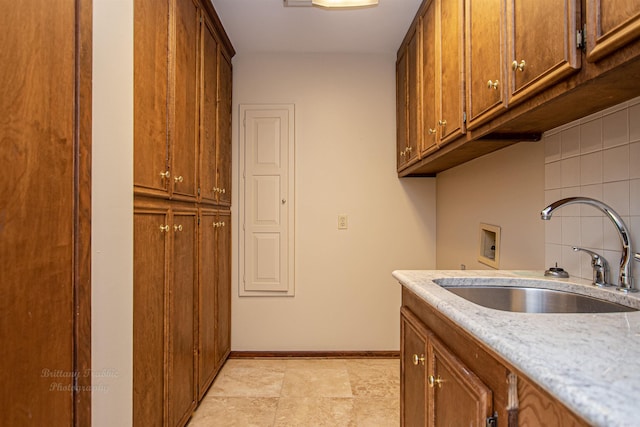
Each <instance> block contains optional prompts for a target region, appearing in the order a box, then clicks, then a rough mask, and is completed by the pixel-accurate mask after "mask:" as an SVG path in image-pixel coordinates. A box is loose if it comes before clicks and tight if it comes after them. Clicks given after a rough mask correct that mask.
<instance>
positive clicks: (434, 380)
mask: <svg viewBox="0 0 640 427" xmlns="http://www.w3.org/2000/svg"><path fill="white" fill-rule="evenodd" d="M442 383H443V381H442V379H441V378H440V376H439V375H438V377H437V378H436V377H434V376H433V375H429V387H431V388H434V387H435V386H436V385H437V386H438V388H439V387H442Z"/></svg>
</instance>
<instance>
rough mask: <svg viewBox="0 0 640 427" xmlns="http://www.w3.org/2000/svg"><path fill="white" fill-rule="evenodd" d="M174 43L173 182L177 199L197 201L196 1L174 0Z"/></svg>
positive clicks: (198, 30)
mask: <svg viewBox="0 0 640 427" xmlns="http://www.w3.org/2000/svg"><path fill="white" fill-rule="evenodd" d="M172 16H173V17H175V24H174V25H175V42H174V44H173V53H174V54H173V55H169V59H170V61H171V62H170V64H171V65H172V67H171V68H172V69H173V78H172V80H173V84H171V85H170V89H171V90H172V91H173V94H172V95H173V97H170V98H169V99H172V100H173V106H172V108H171V109H170V111H171V113H172V115H173V123H172V124H173V126H171V127H170V129H172V130H173V132H171V131H170V132H169V136H170V137H169V146H170V158H171V175H172V177H171V178H170V180H169V181H170V182H171V185H172V195H173V197H174V198H181V199H186V200H195V198H196V193H197V177H196V170H197V168H196V165H197V163H196V160H197V154H198V153H197V147H198V132H197V129H198V119H199V116H198V57H199V55H198V53H199V52H198V48H199V44H200V43H199V41H200V7H199V6H198V4H197V3H195V2H194V1H193V0H175V13H174V14H172Z"/></svg>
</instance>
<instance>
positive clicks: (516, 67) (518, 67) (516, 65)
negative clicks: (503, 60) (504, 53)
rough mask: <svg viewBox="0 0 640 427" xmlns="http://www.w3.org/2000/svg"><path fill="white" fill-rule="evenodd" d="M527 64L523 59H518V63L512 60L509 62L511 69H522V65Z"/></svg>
mask: <svg viewBox="0 0 640 427" xmlns="http://www.w3.org/2000/svg"><path fill="white" fill-rule="evenodd" d="M526 65H527V63H526V62H525V61H524V59H523V60H522V61H520V63H519V64H518V61H513V62H512V63H511V68H512V69H513V71H517V70H520V71H524V67H525V66H526Z"/></svg>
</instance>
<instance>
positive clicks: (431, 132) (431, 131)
mask: <svg viewBox="0 0 640 427" xmlns="http://www.w3.org/2000/svg"><path fill="white" fill-rule="evenodd" d="M427 132H428V133H429V135H433V134H434V133H436V130H435V129H431V128H429V130H428V131H427Z"/></svg>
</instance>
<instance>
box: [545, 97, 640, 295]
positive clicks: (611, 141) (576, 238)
mask: <svg viewBox="0 0 640 427" xmlns="http://www.w3.org/2000/svg"><path fill="white" fill-rule="evenodd" d="M544 142H545V148H546V149H545V203H547V204H548V203H551V202H554V201H556V200H559V199H562V198H564V197H573V196H586V197H592V198H594V199H597V200H600V201H602V202H604V203H606V204H608V205H609V206H611V207H612V208H613V210H615V211H616V212H617V213H618V214H619V215H620V216H622V219H623V220H624V222H625V224H626V225H627V227H628V228H629V232H630V234H631V236H630V237H631V243H632V245H634V246H632V249H633V250H634V252H640V98H636V99H633V100H631V101H629V102H624V103H621V104H619V105H617V106H615V107H612V108H609V109H607V110H604V111H602V112H599V113H596V114H593V115H590V116H588V117H585V118H583V119H581V120H576V121H574V122H571V123H568V124H566V125H564V126H561V127H559V128H556V129H553V130H551V131H549V132H547V133H546V134H545V137H544ZM545 228H546V229H545V242H546V262H547V264H550V263H555V262H558V264H559V265H562V266H563V267H564V268H565V269H566V270H567V271H568V272H569V274H571V275H573V276H578V277H582V278H584V279H589V280H591V279H592V278H593V270H592V268H591V261H590V257H589V256H588V255H587V254H584V253H576V252H574V251H573V250H572V249H571V247H572V246H582V247H585V248H588V249H590V250H592V251H595V252H597V253H599V254H601V255H603V256H604V258H605V259H607V260H608V262H609V265H610V268H611V280H612V281H614V282H615V283H617V280H618V272H619V268H618V266H619V265H620V257H621V248H622V244H621V242H620V238H619V237H618V233H617V231H616V229H615V227H614V226H613V224H612V222H611V221H610V220H609V219H608V218H605V217H604V216H603V215H602V214H601V213H600V211H598V210H597V209H595V208H593V207H590V206H585V205H570V206H567V207H564V208H560V209H558V211H557V212H556V213H554V214H553V217H552V218H551V220H549V221H545ZM633 264H635V265H633V266H632V268H633V269H634V277H635V282H636V285H640V264H638V263H637V262H636V263H633Z"/></svg>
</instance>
